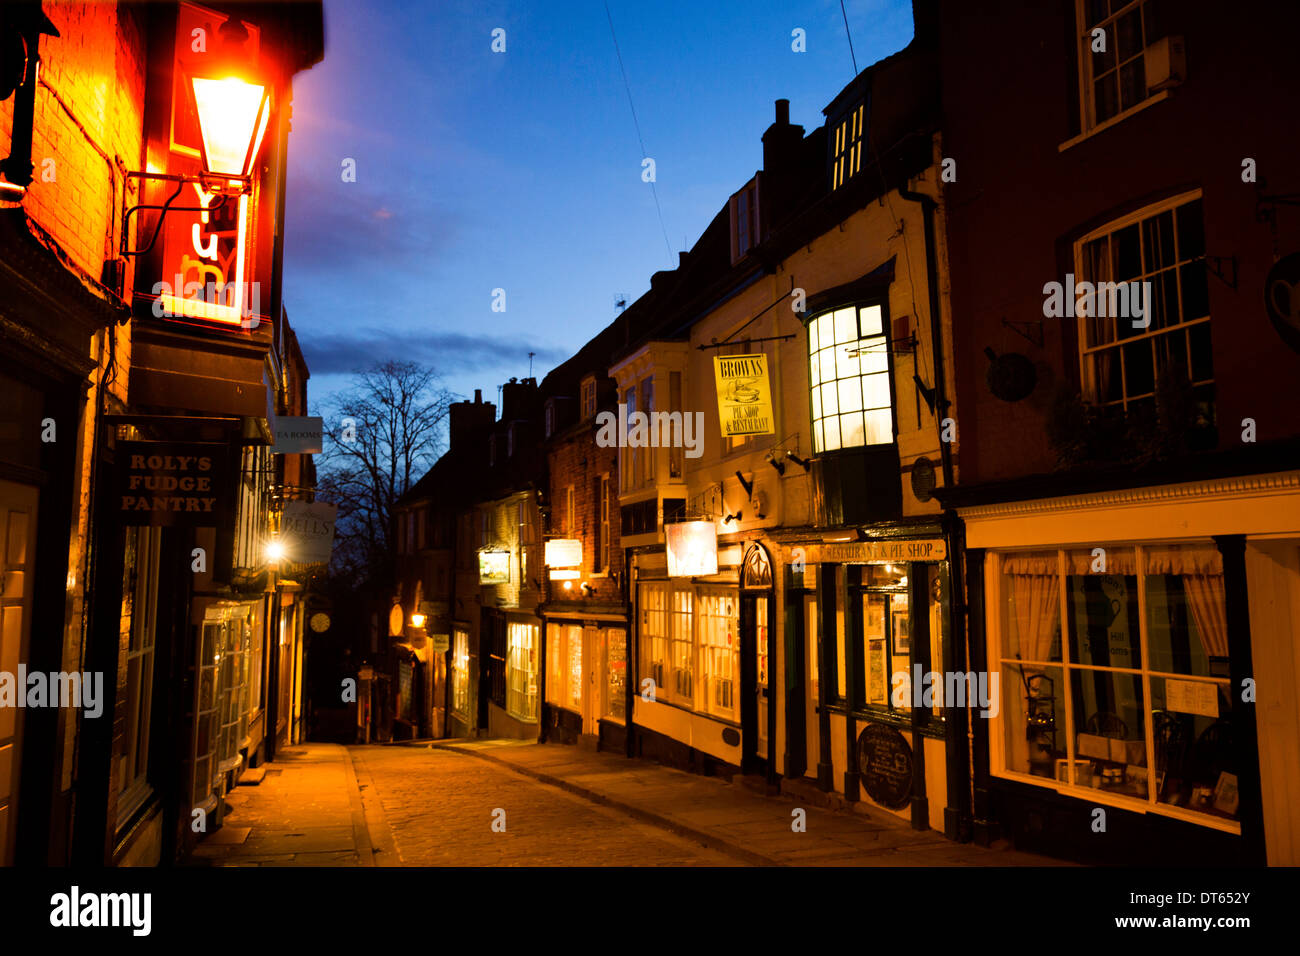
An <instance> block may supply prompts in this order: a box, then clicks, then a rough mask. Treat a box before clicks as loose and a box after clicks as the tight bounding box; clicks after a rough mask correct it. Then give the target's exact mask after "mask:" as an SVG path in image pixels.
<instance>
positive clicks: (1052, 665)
mask: <svg viewBox="0 0 1300 956" xmlns="http://www.w3.org/2000/svg"><path fill="white" fill-rule="evenodd" d="M1166 545H1192V546H1196V547H1203V548H1216V547H1217V545H1216V544H1215V543H1214V541H1213V539H1204V538H1188V539H1176V540H1169V541H1153V540H1147V541H1122V542H1108V543H1104V544H1103V543H1100V542H1099V543H1098V546H1100V547H1105V548H1106V550H1107V551H1109V550H1111V549H1112V548H1113V549H1114V550H1116V551H1120V550H1124V551H1128V550H1131V551H1132V553H1133V567H1134V576H1135V577H1136V578H1137V586H1136V591H1137V595H1136V597H1137V604H1138V610H1137V620H1138V647H1139V650H1140V659H1139V661H1138V666H1137V667H1121V666H1115V665H1099V664H1091V663H1084V662H1082V661H1075V660H1073V659H1072V658H1073V656H1074V655H1073V653H1072V649H1071V641H1070V637H1069V632H1068V629H1067V628H1068V621H1069V618H1070V613H1071V608H1070V591H1069V586H1068V581H1069V578H1070V576H1071V575H1070V574H1069V573H1068V567H1067V562H1068V560H1069V558H1068V557H1067V555H1068V554H1069V553H1070V552H1071V551H1077V550H1079V549H1080V548H1084V547H1085V546H1082V545H1074V546H1073V547H1071V546H1067V545H1061V546H1055V547H1054V546H1052V545H1044V546H1039V547H1027V548H999V549H997V550H990V551H988V552H987V554H986V562H987V566H986V572H985V584H984V588H985V606H986V608H987V632H986V634H985V646H986V652H987V654H988V658H987V659H988V662H989V669H990V671H992V670H993V669H994V668H996V669H997V672H998V673H999V675H1000V678H999V679H1000V683H1001V684H1002V685H1003V686H1001V687H1000V690H1001V693H1002V698H1003V700H1002V705H1001V706H999V708H998V712H997V714H996V715H993V714H990V715H989V717H988V718H987V719H988V721H989V730H988V734H989V743H990V749H989V772H990V774H991V775H992V776H994V777H997V778H1000V779H1004V780H1012V781H1016V782H1019V783H1029V784H1032V785H1034V786H1038V787H1043V788H1046V789H1051V790H1055V791H1056V792H1057V793H1059V794H1061V795H1062V796H1066V797H1070V798H1082V799H1086V800H1089V801H1093V802H1096V803H1102V804H1106V805H1108V806H1114V807H1119V808H1122V809H1125V810H1129V811H1133V812H1138V813H1154V814H1157V815H1160V816H1166V817H1172V818H1175V819H1177V820H1181V821H1184V822H1189V823H1195V824H1197V825H1199V826H1204V827H1208V828H1211V829H1216V830H1221V831H1224V832H1227V833H1233V834H1240V833H1241V820H1240V818H1239V819H1237V820H1228V819H1226V818H1223V817H1216V816H1213V815H1211V814H1207V813H1199V812H1197V811H1196V810H1193V809H1190V808H1188V807H1182V806H1177V805H1174V804H1170V803H1162V802H1160V800H1159V796H1160V792H1159V789H1158V788H1157V787H1156V786H1152V785H1150V774H1151V769H1150V768H1151V765H1152V764H1153V762H1154V754H1155V742H1154V729H1153V720H1152V713H1153V711H1154V708H1153V707H1152V693H1151V683H1152V679H1153V678H1154V679H1159V680H1168V679H1170V678H1172V679H1174V680H1179V681H1186V682H1194V683H1205V684H1213V685H1216V686H1219V687H1227V688H1229V693H1231V690H1230V689H1231V686H1232V678H1231V677H1230V676H1214V675H1202V674H1184V673H1176V672H1172V671H1161V670H1156V669H1155V668H1153V667H1152V666H1151V661H1150V646H1151V645H1150V637H1149V633H1148V632H1149V622H1148V609H1149V605H1148V600H1147V583H1146V580H1147V578H1148V577H1150V576H1152V575H1151V573H1150V572H1148V571H1146V554H1145V551H1146V549H1147V548H1150V547H1161V546H1166ZM1089 546H1090V545H1089ZM1037 551H1054V552H1055V559H1056V575H1057V592H1058V593H1057V601H1058V614H1059V618H1058V622H1059V623H1058V627H1059V628H1060V631H1061V648H1060V660H1057V661H1053V660H1046V661H1031V660H1028V659H1026V658H1022V657H1021V656H1020V655H1017V656H1015V657H1009V656H1007V654H1006V653H1005V652H1004V644H1005V640H1004V636H1005V634H1006V631H1007V620H1006V616H1005V614H1004V609H1003V606H1002V591H1001V588H1002V585H1003V581H1004V578H1005V577H1006V575H1005V574H1004V572H1003V567H1004V563H1003V561H1004V558H1005V557H1006V556H1008V555H1016V554H1021V553H1025V552H1037ZM1008 650H1009V649H1008ZM1048 656H1049V657H1050V656H1051V655H1050V653H1049V655H1048ZM1017 663H1020V664H1034V665H1036V666H1041V667H1042V668H1043V669H1044V670H1047V669H1055V670H1057V671H1058V672H1059V674H1060V682H1061V685H1062V689H1061V691H1060V695H1061V701H1062V705H1061V710H1062V711H1063V714H1064V720H1063V721H1062V720H1061V717H1059V716H1058V717H1057V723H1058V724H1061V723H1063V725H1064V727H1063V729H1064V736H1065V747H1064V751H1065V755H1066V756H1065V758H1064V759H1065V761H1066V766H1067V767H1068V776H1067V779H1066V780H1065V781H1060V780H1056V779H1054V778H1047V777H1043V776H1039V775H1037V774H1030V773H1025V772H1022V771H1019V770H1014V769H1010V768H1008V766H1007V752H1006V749H1007V748H1006V740H1007V732H1008V727H1007V723H1006V721H1007V720H1008V719H1009V715H1010V714H1011V713H1012V710H1011V708H1009V707H1008V706H1006V703H1007V696H1008V694H1011V693H1017V692H1019V687H1014V686H1013V687H1012V688H1008V687H1006V686H1005V684H1007V683H1008V681H1006V680H1005V668H1006V667H1007V666H1008V665H1009V664H1010V665H1014V664H1017ZM1076 672H1078V673H1083V674H1093V673H1099V672H1109V673H1115V674H1119V675H1126V676H1130V677H1134V678H1136V679H1138V680H1139V681H1140V688H1141V695H1142V696H1141V699H1142V718H1143V725H1144V735H1143V737H1144V739H1143V744H1144V747H1145V753H1146V760H1147V768H1148V786H1147V796H1146V797H1145V798H1140V797H1137V796H1133V795H1128V794H1119V793H1112V792H1110V791H1106V790H1102V789H1099V788H1096V787H1089V786H1084V785H1082V784H1078V783H1075V782H1074V780H1075V762H1076V760H1078V759H1080V758H1079V757H1078V752H1077V739H1076V738H1077V734H1078V728H1077V727H1076V724H1075V718H1074V686H1073V685H1074V680H1073V679H1072V678H1073V675H1074V673H1076ZM1166 693H1167V691H1166ZM1229 713H1231V711H1229ZM1011 730H1012V731H1014V732H1019V731H1022V730H1023V728H1022V727H1019V726H1017V727H1013V728H1011ZM1058 759H1059V758H1058Z"/></svg>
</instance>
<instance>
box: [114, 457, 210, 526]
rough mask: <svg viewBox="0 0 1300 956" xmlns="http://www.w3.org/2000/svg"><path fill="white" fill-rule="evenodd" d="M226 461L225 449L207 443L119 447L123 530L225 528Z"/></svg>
mask: <svg viewBox="0 0 1300 956" xmlns="http://www.w3.org/2000/svg"><path fill="white" fill-rule="evenodd" d="M229 460H230V449H229V447H228V446H227V445H222V444H217V443H211V442H204V443H199V442H190V443H178V442H152V441H124V442H118V445H117V476H118V480H117V495H116V501H117V512H118V516H119V518H120V519H121V522H122V524H126V525H162V526H171V525H178V526H179V525H184V526H189V527H211V528H215V527H220V526H224V525H225V524H226V523H227V522H228V520H229V517H230V515H231V514H232V513H233V491H234V484H235V482H234V480H233V476H232V475H230V474H229V464H228V463H229Z"/></svg>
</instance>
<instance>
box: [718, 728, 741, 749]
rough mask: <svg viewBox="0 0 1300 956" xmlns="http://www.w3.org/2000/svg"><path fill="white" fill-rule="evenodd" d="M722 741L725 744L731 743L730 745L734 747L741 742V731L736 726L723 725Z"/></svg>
mask: <svg viewBox="0 0 1300 956" xmlns="http://www.w3.org/2000/svg"><path fill="white" fill-rule="evenodd" d="M722 742H723V743H724V744H729V745H730V746H732V747H734V746H736V745H737V744H738V743H740V733H739V732H738V731H737V730H736V728H735V727H723V728H722Z"/></svg>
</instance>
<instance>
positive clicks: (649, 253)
mask: <svg viewBox="0 0 1300 956" xmlns="http://www.w3.org/2000/svg"><path fill="white" fill-rule="evenodd" d="M609 11H610V14H611V15H612V18H613V22H614V27H615V30H616V31H617V35H618V45H619V49H620V50H621V52H622V56H623V63H624V66H625V67H626V70H627V77H628V82H629V83H630V85H631V91H632V99H633V102H634V104H635V106H636V115H637V119H638V120H639V123H640V128H641V135H642V137H643V138H644V141H645V148H646V154H647V155H648V156H650V157H652V158H653V159H654V160H655V164H656V174H657V181H656V184H655V185H656V188H657V191H658V195H659V202H660V205H661V206H662V210H663V220H664V224H663V226H662V227H661V225H660V221H659V216H658V214H657V213H656V210H655V203H654V197H653V195H652V193H651V187H650V186H649V185H648V184H647V183H645V182H643V181H642V179H641V172H642V166H641V159H642V154H641V146H640V143H639V142H638V138H637V130H636V126H635V125H634V124H633V119H632V112H631V110H630V109H629V106H628V98H627V92H626V91H625V89H624V85H623V77H622V74H621V73H620V71H619V64H618V59H617V56H616V54H615V49H614V43H613V40H612V39H611V36H610V27H609V21H608V20H607V18H606V13H605V5H604V3H603V2H602V0H581V2H540V0H539V2H533V3H505V2H499V0H480V2H474V0H436V2H416V3H412V2H409V0H405V2H404V0H325V28H326V47H325V59H324V61H323V62H322V63H320V64H319V65H317V66H316V67H314V68H313V69H312V70H311V71H309V72H307V73H304V74H301V75H300V76H299V77H298V81H297V83H296V84H295V89H294V111H293V133H292V136H291V139H290V150H289V167H290V170H289V187H288V196H287V210H286V217H287V223H286V241H285V260H286V266H285V286H284V287H285V303H286V306H287V308H288V310H289V317H290V320H291V321H292V322H293V324H294V327H295V329H297V331H298V335H299V339H300V341H301V342H302V344H303V349H304V351H305V352H306V355H307V360H308V363H309V365H310V366H311V369H312V379H311V386H310V387H311V392H310V398H311V404H312V405H313V407H314V406H315V405H316V404H317V402H318V401H319V400H321V399H322V398H325V397H326V396H327V395H328V393H330V392H332V391H334V390H337V389H338V388H340V387H341V386H343V385H346V384H347V378H346V376H347V373H348V372H349V371H350V370H352V369H355V368H357V367H359V366H361V365H364V364H367V363H368V362H369V361H371V360H375V359H385V358H397V359H414V360H417V361H421V362H426V363H429V364H432V365H434V366H435V367H436V368H437V369H438V370H439V372H440V373H441V376H442V378H443V384H444V385H445V386H446V387H448V388H450V389H451V390H453V391H454V392H456V393H458V394H460V395H462V396H465V397H468V396H471V395H472V394H473V390H474V389H475V388H481V389H483V393H484V397H485V398H488V399H489V400H495V398H496V393H497V386H498V385H500V384H501V383H502V382H505V381H506V380H508V379H509V378H510V377H511V376H517V377H521V378H522V377H524V376H526V375H527V374H528V370H529V368H528V366H529V358H528V353H529V352H530V351H531V352H535V353H536V357H535V358H534V360H533V373H534V374H535V375H536V376H537V377H538V379H539V380H540V379H541V378H542V377H543V376H544V375H545V374H546V373H547V372H548V371H549V370H550V369H551V368H553V367H554V366H555V365H557V364H558V363H559V362H561V361H563V360H564V359H565V358H566V357H568V356H569V355H571V354H572V353H573V352H575V351H576V350H577V349H578V348H580V347H581V346H582V345H583V343H585V342H586V341H587V340H588V339H590V338H591V336H593V335H594V334H595V333H596V332H598V331H599V330H600V329H601V328H603V327H604V326H605V325H606V324H608V323H609V322H610V320H611V319H613V317H614V315H615V307H614V302H615V299H616V297H617V296H618V295H619V294H621V293H625V294H627V295H628V296H629V301H632V300H634V299H635V298H636V297H637V296H639V295H641V294H642V293H643V292H644V291H645V290H646V289H647V288H648V287H649V284H650V275H651V273H653V272H655V271H657V270H659V269H666V268H672V267H673V266H675V265H676V258H677V251H678V250H680V249H683V248H687V247H689V245H690V244H691V243H693V242H694V241H695V240H696V239H697V238H698V237H699V235H700V233H701V232H702V231H703V230H704V228H705V227H706V226H707V225H708V223H709V222H710V221H711V220H712V218H713V216H714V215H715V214H716V213H717V211H718V210H719V209H720V208H721V207H722V205H723V204H724V203H725V202H726V201H727V198H728V196H730V195H731V193H733V192H734V191H735V190H736V189H738V188H739V187H740V186H742V185H743V184H744V183H745V181H746V180H748V179H749V177H750V176H751V175H753V173H754V171H755V170H756V169H758V167H759V166H761V165H762V143H761V141H760V137H761V136H762V134H763V131H764V130H765V129H766V128H767V127H768V126H769V125H770V124H771V122H772V118H773V111H774V107H773V102H774V101H775V100H776V99H778V98H782V97H784V98H786V99H789V100H790V113H791V122H794V123H798V124H802V125H803V126H804V128H805V130H806V131H811V130H812V129H813V128H815V127H816V126H818V125H820V123H821V120H822V114H821V108H822V107H823V106H824V105H825V104H826V103H828V102H829V101H830V100H831V99H832V98H833V97H834V95H835V94H836V93H837V92H838V91H839V90H840V89H841V88H842V87H843V86H844V85H845V84H846V83H847V82H848V81H849V80H850V79H852V77H853V64H852V60H851V59H850V55H849V45H848V41H847V40H846V38H845V30H844V20H843V16H842V14H841V12H840V4H839V0H808V2H779V0H751V2H743V3H741V2H734V3H733V2H727V3H711V2H707V0H705V2H678V0H668V2H645V0H642V2H632V0H610V2H609ZM847 11H848V21H849V27H850V29H851V30H852V36H853V48H854V52H855V54H856V56H857V63H858V66H859V68H862V67H865V66H867V65H869V64H871V63H873V62H875V61H877V60H879V59H881V58H882V57H885V56H888V55H889V54H891V53H893V52H895V51H896V50H899V49H901V48H902V47H903V46H905V45H906V44H907V43H908V42H909V41H910V39H911V36H912V13H911V3H910V2H909V0H849V2H848V3H847ZM498 27H500V28H502V29H504V30H505V31H506V37H505V40H506V51H505V52H504V53H494V52H492V50H491V43H492V31H493V30H494V29H496V28H498ZM795 28H801V29H803V30H804V31H806V44H807V52H805V53H795V52H793V51H792V49H791V43H792V40H791V32H792V31H793V30H794V29H795ZM345 159H351V160H355V167H356V181H355V182H344V181H343V177H342V175H341V173H342V168H343V162H344V160H345ZM665 231H666V232H667V239H668V242H667V244H665V235H664V233H665ZM669 247H671V249H670V248H669ZM498 288H500V289H504V290H505V305H506V311H505V312H504V313H501V312H493V311H492V301H493V299H492V294H493V290H494V289H498Z"/></svg>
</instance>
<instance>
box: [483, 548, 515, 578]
mask: <svg viewBox="0 0 1300 956" xmlns="http://www.w3.org/2000/svg"><path fill="white" fill-rule="evenodd" d="M478 583H479V584H509V583H510V552H509V551H480V552H479V553H478Z"/></svg>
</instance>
